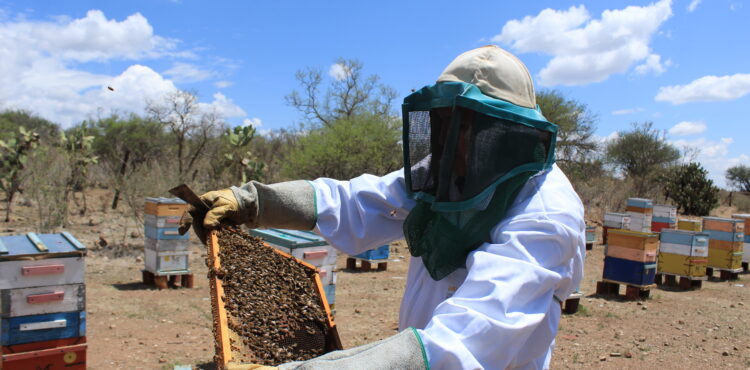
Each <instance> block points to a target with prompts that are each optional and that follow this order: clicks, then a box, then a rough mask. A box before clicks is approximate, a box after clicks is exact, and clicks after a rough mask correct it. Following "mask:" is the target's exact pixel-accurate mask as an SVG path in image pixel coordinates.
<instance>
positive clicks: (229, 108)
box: [200, 92, 247, 118]
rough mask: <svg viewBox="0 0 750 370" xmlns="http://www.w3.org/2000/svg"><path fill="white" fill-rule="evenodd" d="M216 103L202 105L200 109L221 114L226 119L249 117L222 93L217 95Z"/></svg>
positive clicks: (215, 97)
mask: <svg viewBox="0 0 750 370" xmlns="http://www.w3.org/2000/svg"><path fill="white" fill-rule="evenodd" d="M213 98H214V101H212V102H211V103H208V104H206V103H201V104H200V108H201V110H203V111H211V110H213V111H215V112H216V113H219V114H221V115H222V116H224V117H227V118H231V117H245V116H247V113H245V111H244V110H243V109H242V108H240V107H239V106H238V105H237V104H234V102H233V101H232V99H229V98H227V97H226V96H224V94H222V93H218V92H217V93H215V94H214V96H213Z"/></svg>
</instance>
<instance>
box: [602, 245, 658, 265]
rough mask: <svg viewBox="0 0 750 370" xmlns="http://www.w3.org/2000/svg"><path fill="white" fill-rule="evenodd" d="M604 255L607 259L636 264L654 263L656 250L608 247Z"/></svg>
mask: <svg viewBox="0 0 750 370" xmlns="http://www.w3.org/2000/svg"><path fill="white" fill-rule="evenodd" d="M605 254H606V255H607V256H608V257H615V258H622V259H625V260H631V261H638V262H656V250H643V249H635V248H627V247H620V246H617V245H612V244H610V245H608V246H607V249H606V252H605Z"/></svg>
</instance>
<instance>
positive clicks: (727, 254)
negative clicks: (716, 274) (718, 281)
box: [703, 217, 745, 273]
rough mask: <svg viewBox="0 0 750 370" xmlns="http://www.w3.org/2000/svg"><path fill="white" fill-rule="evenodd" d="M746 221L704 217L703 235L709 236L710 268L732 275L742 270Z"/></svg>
mask: <svg viewBox="0 0 750 370" xmlns="http://www.w3.org/2000/svg"><path fill="white" fill-rule="evenodd" d="M744 226H745V225H744V221H743V220H738V219H732V218H720V217H704V218H703V233H705V234H708V237H709V241H708V267H710V268H714V269H718V270H725V271H729V272H731V273H736V272H740V271H741V270H742V254H743V253H742V250H743V248H742V247H743V243H744Z"/></svg>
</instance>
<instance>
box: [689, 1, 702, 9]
mask: <svg viewBox="0 0 750 370" xmlns="http://www.w3.org/2000/svg"><path fill="white" fill-rule="evenodd" d="M700 3H701V0H693V1H691V2H690V4H689V5H688V7H687V11H688V12H693V11H695V8H697V7H698V4H700Z"/></svg>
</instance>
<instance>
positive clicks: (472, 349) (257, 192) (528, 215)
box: [185, 46, 585, 369]
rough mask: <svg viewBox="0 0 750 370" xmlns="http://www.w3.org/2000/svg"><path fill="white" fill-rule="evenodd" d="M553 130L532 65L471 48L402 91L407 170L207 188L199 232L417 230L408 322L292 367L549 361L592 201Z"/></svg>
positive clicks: (366, 242)
mask: <svg viewBox="0 0 750 370" xmlns="http://www.w3.org/2000/svg"><path fill="white" fill-rule="evenodd" d="M556 133H557V126H555V125H554V124H552V123H550V122H548V121H547V120H546V119H545V118H544V116H543V115H542V113H541V111H540V110H539V108H538V106H537V104H536V99H535V94H534V87H533V85H532V81H531V77H530V75H529V72H528V70H527V69H526V67H525V66H524V64H523V63H522V62H521V61H520V60H518V59H517V58H516V57H515V56H513V55H512V54H510V53H508V52H507V51H505V50H503V49H501V48H499V47H496V46H486V47H482V48H478V49H474V50H471V51H468V52H466V53H464V54H461V55H460V56H458V57H457V58H456V59H455V60H454V61H453V62H451V63H450V64H449V65H448V67H447V68H446V69H445V70H444V71H443V73H442V74H441V75H440V77H439V78H438V80H437V83H436V84H434V85H431V86H426V87H424V88H422V89H420V90H418V91H416V92H414V93H412V94H411V95H409V96H407V97H406V98H405V99H404V103H403V148H404V169H400V170H398V171H395V172H393V173H390V174H387V175H385V176H383V177H378V176H373V175H368V174H364V175H362V176H359V177H357V178H354V179H351V180H349V181H339V180H333V179H327V178H320V179H317V180H314V181H290V182H284V183H279V184H272V185H264V184H261V183H258V182H254V181H253V182H249V183H247V184H245V185H242V186H241V187H231V188H230V189H224V190H218V191H212V192H208V193H206V194H204V195H203V196H202V199H203V200H204V201H206V202H207V203H208V204H209V205H211V206H212V208H211V210H210V211H209V212H208V213H207V214H205V219H204V222H203V226H202V227H197V228H195V231H196V233H198V235H199V236H201V237H202V236H203V235H204V234H203V233H204V228H214V227H216V226H218V225H219V223H222V222H224V223H231V224H247V225H248V226H250V227H252V228H256V227H275V228H289V229H301V230H314V231H315V232H316V233H318V234H320V235H321V236H323V237H324V238H325V239H326V240H328V241H329V242H330V243H331V245H334V246H336V247H338V248H339V249H340V250H342V251H343V252H344V253H347V254H350V255H356V254H359V253H361V252H364V251H366V250H369V249H372V248H375V247H377V246H380V245H383V244H387V243H389V242H391V241H394V240H399V239H402V238H405V239H406V242H407V243H408V246H409V251H410V252H411V255H412V256H413V258H411V263H410V265H409V272H408V278H407V282H406V290H405V292H404V297H403V300H402V302H401V312H400V316H399V331H400V333H399V334H396V335H394V336H392V337H390V338H386V339H384V340H381V341H379V342H375V343H371V344H367V345H363V346H360V347H355V348H352V349H348V350H344V351H336V352H332V353H329V354H326V355H324V356H321V357H318V358H315V359H312V360H309V361H306V362H298V363H292V364H284V365H280V368H282V369H287V368H298V369H369V368H378V369H407V368H408V369H429V368H432V369H505V368H546V367H549V363H550V358H551V355H552V350H553V348H554V343H555V342H554V339H555V335H556V333H557V327H558V323H559V321H560V302H561V301H563V300H565V298H566V297H568V295H569V294H570V293H571V292H573V290H574V288H575V287H576V285H577V284H578V282H579V281H580V280H581V277H582V274H583V258H584V253H585V249H584V246H585V241H584V240H585V224H584V219H583V206H582V204H581V201H580V199H579V198H578V195H577V194H576V193H575V191H574V190H573V187H572V186H571V184H570V182H569V181H568V179H567V178H566V177H565V175H564V174H563V173H562V171H561V170H560V169H559V168H558V167H557V166H556V165H555V164H554V162H555V159H554V158H555V156H554V152H555V138H556ZM193 213H194V214H195V212H193ZM197 216H199V217H200V216H203V215H197ZM188 223H189V221H186V225H185V226H189V225H187V224H188Z"/></svg>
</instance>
